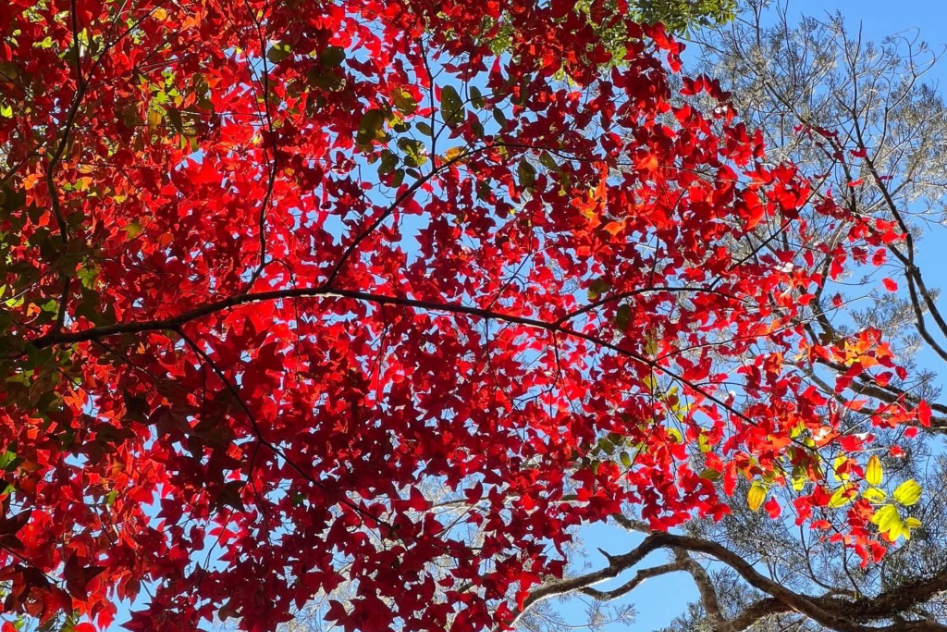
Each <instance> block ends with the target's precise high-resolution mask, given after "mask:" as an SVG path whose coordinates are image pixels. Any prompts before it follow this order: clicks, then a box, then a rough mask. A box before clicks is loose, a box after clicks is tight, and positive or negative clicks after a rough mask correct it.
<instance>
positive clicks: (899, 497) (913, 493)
mask: <svg viewBox="0 0 947 632" xmlns="http://www.w3.org/2000/svg"><path fill="white" fill-rule="evenodd" d="M894 499H895V500H896V501H898V502H899V503H900V504H902V505H904V506H905V507H910V506H911V505H913V504H915V503H916V502H917V501H919V500H920V499H921V486H920V485H918V484H917V481H915V480H914V479H913V478H912V479H911V480H909V481H904V482H903V483H901V484H900V485H898V488H897V489H896V490H894Z"/></svg>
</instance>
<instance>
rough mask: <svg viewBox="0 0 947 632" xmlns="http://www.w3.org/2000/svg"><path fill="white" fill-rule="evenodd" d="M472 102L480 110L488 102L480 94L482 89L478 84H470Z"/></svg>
mask: <svg viewBox="0 0 947 632" xmlns="http://www.w3.org/2000/svg"><path fill="white" fill-rule="evenodd" d="M470 103H471V104H472V105H473V106H474V107H475V108H477V109H478V110H479V109H481V108H482V107H483V106H484V105H486V102H485V101H484V100H483V95H482V94H480V90H479V89H478V88H477V86H470Z"/></svg>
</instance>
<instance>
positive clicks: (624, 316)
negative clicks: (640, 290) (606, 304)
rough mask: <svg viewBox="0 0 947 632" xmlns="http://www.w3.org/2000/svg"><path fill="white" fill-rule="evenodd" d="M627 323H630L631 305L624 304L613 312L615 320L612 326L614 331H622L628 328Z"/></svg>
mask: <svg viewBox="0 0 947 632" xmlns="http://www.w3.org/2000/svg"><path fill="white" fill-rule="evenodd" d="M629 321H631V305H629V304H628V303H625V304H624V305H620V306H619V307H618V309H617V310H615V320H614V322H613V324H614V325H615V329H624V328H625V327H627V326H628V323H629Z"/></svg>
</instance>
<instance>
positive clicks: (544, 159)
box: [539, 151, 559, 171]
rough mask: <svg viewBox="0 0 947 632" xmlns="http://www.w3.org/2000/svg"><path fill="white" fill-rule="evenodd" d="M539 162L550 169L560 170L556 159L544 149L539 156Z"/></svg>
mask: <svg viewBox="0 0 947 632" xmlns="http://www.w3.org/2000/svg"><path fill="white" fill-rule="evenodd" d="M539 162H540V164H541V165H542V166H544V167H546V169H549V170H550V171H559V165H558V164H557V163H556V160H555V159H554V158H553V157H552V155H550V154H549V152H547V151H544V152H543V153H542V154H541V155H540V156H539Z"/></svg>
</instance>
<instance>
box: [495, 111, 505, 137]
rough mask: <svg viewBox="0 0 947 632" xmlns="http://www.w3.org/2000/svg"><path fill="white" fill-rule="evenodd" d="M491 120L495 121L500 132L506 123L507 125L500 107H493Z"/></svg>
mask: <svg viewBox="0 0 947 632" xmlns="http://www.w3.org/2000/svg"><path fill="white" fill-rule="evenodd" d="M493 120H494V121H496V122H497V125H499V126H500V131H501V132H502V131H504V130H505V129H506V125H507V123H506V116H505V115H504V114H503V110H501V109H500V108H494V109H493Z"/></svg>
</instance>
